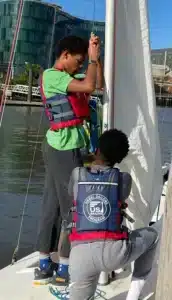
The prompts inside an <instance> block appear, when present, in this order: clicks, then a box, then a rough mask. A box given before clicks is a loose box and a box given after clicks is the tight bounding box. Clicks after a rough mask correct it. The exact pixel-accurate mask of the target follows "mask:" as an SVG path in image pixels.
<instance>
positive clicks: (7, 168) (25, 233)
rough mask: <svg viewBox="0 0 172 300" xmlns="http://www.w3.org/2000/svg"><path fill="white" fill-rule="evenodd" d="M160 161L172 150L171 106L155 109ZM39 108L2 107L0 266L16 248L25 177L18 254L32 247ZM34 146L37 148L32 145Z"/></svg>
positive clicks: (38, 185)
mask: <svg viewBox="0 0 172 300" xmlns="http://www.w3.org/2000/svg"><path fill="white" fill-rule="evenodd" d="M157 113H158V120H159V132H160V141H161V150H162V162H163V163H164V162H170V158H171V153H172V131H171V128H172V108H157ZM41 118H42V110H41V108H33V107H11V106H7V107H6V109H5V114H4V120H3V126H2V128H0V268H2V267H4V266H6V265H7V264H9V263H10V262H11V258H12V254H13V252H14V249H15V247H16V243H17V238H18V233H19V228H20V221H21V215H22V210H23V205H24V202H25V197H26V192H27V185H28V179H29V176H30V171H31V168H32V159H33V154H34V151H35V150H36V151H35V159H34V164H33V170H32V176H31V182H30V188H29V190H28V198H27V203H26V210H25V215H24V223H23V229H22V235H21V244H20V251H19V256H20V257H21V256H24V255H26V254H28V253H30V252H32V251H33V250H34V248H35V242H36V235H37V226H38V219H39V213H40V209H39V208H40V203H41V196H42V191H43V185H44V165H43V161H42V155H41V142H42V140H43V138H44V135H45V132H46V128H47V124H46V121H45V119H44V117H43V119H42V122H41V126H40V130H39V124H40V121H41ZM35 147H36V148H35Z"/></svg>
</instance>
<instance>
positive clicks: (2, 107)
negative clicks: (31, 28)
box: [0, 0, 24, 128]
mask: <svg viewBox="0 0 172 300" xmlns="http://www.w3.org/2000/svg"><path fill="white" fill-rule="evenodd" d="M23 7H24V0H19V11H18V17H17V23H16V29H15V32H14V37H13V41H12V46H11V52H10V59H9V64H8V69H7V76H6V79H5V86H4V89H3V94H2V98H1V103H0V113H1V116H0V128H1V126H2V120H3V117H4V111H5V105H6V101H7V88H8V86H9V83H10V80H11V71H12V70H11V69H12V66H13V63H14V57H15V52H16V47H17V41H18V36H19V32H20V26H21V20H22V14H23Z"/></svg>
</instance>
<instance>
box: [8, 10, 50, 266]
mask: <svg viewBox="0 0 172 300" xmlns="http://www.w3.org/2000/svg"><path fill="white" fill-rule="evenodd" d="M54 9H55V8H54ZM55 22H56V9H55V13H54V20H53V28H52V36H51V50H50V51H51V52H49V59H48V68H49V67H50V64H51V53H52V45H53V40H54V30H55ZM43 114H44V110H42V112H41V115H40V120H39V125H38V130H37V135H36V143H35V147H34V151H33V157H32V162H31V168H30V173H29V178H28V183H27V188H26V195H25V199H24V205H23V210H22V215H21V222H20V227H19V234H18V239H17V246H16V248H15V250H14V253H13V256H12V264H13V263H15V262H16V260H17V253H18V250H19V247H20V241H21V234H22V228H23V223H24V216H25V210H26V204H27V200H28V194H29V188H30V183H31V178H32V172H33V167H34V162H35V156H36V151H37V144H38V138H39V133H40V129H41V124H42V119H43Z"/></svg>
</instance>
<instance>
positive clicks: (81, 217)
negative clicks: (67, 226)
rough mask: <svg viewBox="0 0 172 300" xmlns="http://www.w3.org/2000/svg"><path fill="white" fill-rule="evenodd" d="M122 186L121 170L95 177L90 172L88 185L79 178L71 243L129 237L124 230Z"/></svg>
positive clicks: (98, 172) (87, 177) (100, 173)
mask: <svg viewBox="0 0 172 300" xmlns="http://www.w3.org/2000/svg"><path fill="white" fill-rule="evenodd" d="M119 184H120V171H119V169H117V168H113V169H108V170H106V171H96V172H95V173H93V172H91V171H90V170H89V169H88V170H87V175H86V180H85V181H83V180H82V179H81V177H80V176H79V182H78V194H77V199H76V201H75V202H74V213H73V222H74V223H75V226H74V228H73V229H72V233H71V235H70V239H71V241H75V240H92V239H94V240H97V239H116V240H117V239H124V238H127V237H128V234H127V232H126V231H124V230H123V227H122V221H123V216H122V203H121V201H120V198H119V196H120V195H119Z"/></svg>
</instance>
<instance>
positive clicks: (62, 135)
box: [34, 36, 102, 284]
mask: <svg viewBox="0 0 172 300" xmlns="http://www.w3.org/2000/svg"><path fill="white" fill-rule="evenodd" d="M87 55H88V59H89V65H88V69H87V72H86V76H85V78H84V79H83V80H82V81H81V80H79V79H77V78H75V75H76V74H77V73H78V72H79V70H80V68H81V67H82V65H83V63H84V60H85V59H86V57H87ZM99 56H100V41H99V38H98V37H96V36H92V37H91V38H90V41H89V43H88V42H87V41H85V40H83V39H82V38H80V37H77V36H68V37H65V38H64V39H62V40H61V41H60V42H59V44H58V48H57V51H56V61H55V64H54V66H53V68H51V69H48V70H46V71H45V72H44V73H43V76H42V79H41V96H42V99H43V102H44V106H45V111H46V114H47V116H48V119H49V130H48V132H47V134H46V138H45V141H44V143H43V157H44V162H45V171H46V176H45V188H44V196H43V202H42V212H41V220H40V226H39V234H38V245H37V249H38V251H39V253H40V264H39V268H37V269H35V278H34V282H35V283H37V284H46V283H48V282H50V281H51V280H52V277H53V274H54V272H56V282H57V283H63V284H64V283H66V282H67V281H68V257H69V252H70V243H69V241H68V237H67V236H66V239H65V240H64V242H63V244H62V248H61V253H60V261H59V264H58V265H57V264H54V263H53V262H52V261H51V259H50V252H54V251H57V248H58V243H59V236H60V231H61V222H62V219H66V216H67V214H68V211H69V207H71V201H72V198H71V197H69V195H68V183H69V179H70V174H71V172H72V170H73V169H74V168H75V167H77V166H82V159H81V154H80V149H81V148H83V147H85V144H86V140H85V137H84V135H83V132H82V126H83V120H84V119H85V118H86V117H88V116H89V106H88V101H89V98H88V96H87V95H89V94H91V93H92V92H93V91H94V90H95V88H96V78H101V76H102V67H101V63H100V57H99ZM101 81H102V78H101Z"/></svg>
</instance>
